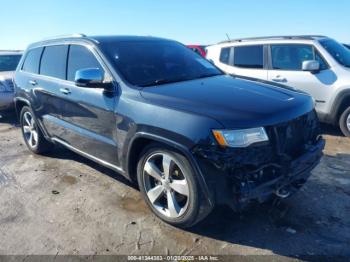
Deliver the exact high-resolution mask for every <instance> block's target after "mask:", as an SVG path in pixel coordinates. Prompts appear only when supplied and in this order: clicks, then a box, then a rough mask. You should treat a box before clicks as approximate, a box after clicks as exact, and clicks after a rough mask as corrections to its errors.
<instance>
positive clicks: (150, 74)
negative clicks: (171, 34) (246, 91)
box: [100, 40, 222, 86]
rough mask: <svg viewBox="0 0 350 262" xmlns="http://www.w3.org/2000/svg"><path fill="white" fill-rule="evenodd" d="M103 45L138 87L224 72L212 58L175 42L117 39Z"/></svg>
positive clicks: (131, 81) (110, 56)
mask: <svg viewBox="0 0 350 262" xmlns="http://www.w3.org/2000/svg"><path fill="white" fill-rule="evenodd" d="M100 46H101V49H102V50H103V52H104V53H105V55H106V56H107V57H108V59H109V60H110V62H111V64H112V65H113V66H114V67H115V68H116V70H117V71H118V72H119V73H120V74H121V75H122V76H123V77H124V78H125V79H126V80H127V81H128V82H129V83H131V84H133V85H137V86H151V85H160V84H165V83H170V82H179V81H186V80H192V79H198V78H203V77H210V76H214V75H219V74H222V72H221V71H220V70H219V69H217V68H216V67H215V66H214V65H212V64H211V63H210V62H209V61H207V60H206V59H204V58H202V57H201V56H199V55H198V54H196V53H195V52H193V51H192V50H191V49H189V48H187V47H185V46H183V45H181V44H179V43H177V42H173V41H153V40H152V41H115V42H105V43H104V42H101V43H100Z"/></svg>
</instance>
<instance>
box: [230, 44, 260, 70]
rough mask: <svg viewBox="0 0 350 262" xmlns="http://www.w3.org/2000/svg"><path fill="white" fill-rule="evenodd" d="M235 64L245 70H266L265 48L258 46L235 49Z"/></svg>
mask: <svg viewBox="0 0 350 262" xmlns="http://www.w3.org/2000/svg"><path fill="white" fill-rule="evenodd" d="M233 64H234V65H235V66H238V67H244V68H264V48H263V46H262V45H256V46H237V47H235V49H234V62H233Z"/></svg>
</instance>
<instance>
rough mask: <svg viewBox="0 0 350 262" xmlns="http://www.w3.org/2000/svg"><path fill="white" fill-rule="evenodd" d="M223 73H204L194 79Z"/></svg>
mask: <svg viewBox="0 0 350 262" xmlns="http://www.w3.org/2000/svg"><path fill="white" fill-rule="evenodd" d="M221 75H223V74H222V73H212V74H202V75H200V76H198V77H196V78H194V79H200V78H207V77H214V76H221Z"/></svg>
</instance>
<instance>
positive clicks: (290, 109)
mask: <svg viewBox="0 0 350 262" xmlns="http://www.w3.org/2000/svg"><path fill="white" fill-rule="evenodd" d="M141 95H142V96H143V97H144V98H145V99H146V100H148V101H149V102H151V103H155V104H158V105H162V106H165V107H169V108H174V109H177V110H183V111H187V112H191V113H195V114H200V115H205V116H207V117H210V118H213V119H215V120H217V121H218V122H220V123H221V124H222V125H224V127H225V128H250V127H258V126H269V125H274V124H278V123H282V122H286V121H289V120H291V119H294V118H297V117H299V116H301V115H303V114H305V113H308V112H310V111H311V110H313V101H312V99H311V97H310V96H309V95H306V94H305V93H301V92H298V91H293V90H291V89H287V88H283V87H278V86H274V85H272V84H271V85H270V84H265V83H258V82H254V81H248V80H242V79H236V78H233V77H231V76H227V75H224V76H216V77H211V78H204V79H197V80H191V81H184V82H178V83H171V84H166V85H159V86H153V87H146V88H144V89H142V90H141Z"/></svg>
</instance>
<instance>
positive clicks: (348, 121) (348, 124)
mask: <svg viewBox="0 0 350 262" xmlns="http://www.w3.org/2000/svg"><path fill="white" fill-rule="evenodd" d="M346 126H347V128H348V130H349V132H350V113H349V115H348V117H347V119H346Z"/></svg>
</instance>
